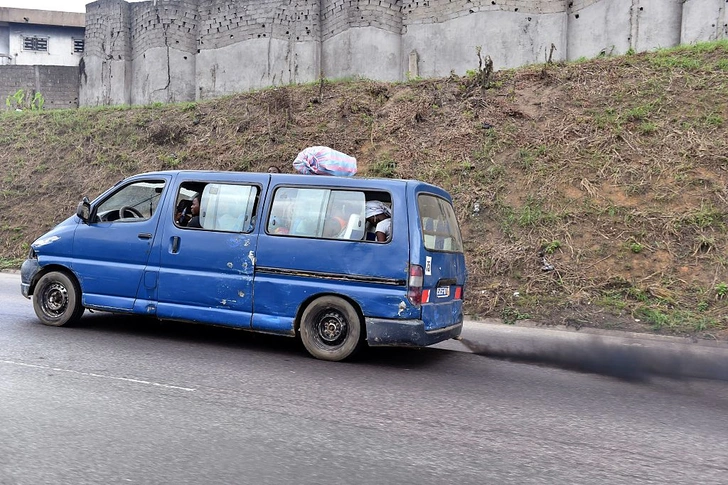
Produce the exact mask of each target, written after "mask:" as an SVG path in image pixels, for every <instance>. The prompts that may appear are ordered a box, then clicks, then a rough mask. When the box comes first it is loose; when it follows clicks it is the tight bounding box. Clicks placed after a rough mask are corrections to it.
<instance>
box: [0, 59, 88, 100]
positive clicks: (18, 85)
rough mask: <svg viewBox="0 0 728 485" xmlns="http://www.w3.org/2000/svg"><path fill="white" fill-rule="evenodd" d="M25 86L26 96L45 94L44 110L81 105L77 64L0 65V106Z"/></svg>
mask: <svg viewBox="0 0 728 485" xmlns="http://www.w3.org/2000/svg"><path fill="white" fill-rule="evenodd" d="M19 89H22V90H23V91H24V92H25V94H26V97H27V98H30V99H32V97H33V96H34V95H35V93H36V92H39V93H41V94H42V95H43V99H44V101H45V104H44V105H43V109H58V108H77V107H78V67H75V66H0V96H2V99H1V100H0V103H1V104H0V106H2V109H8V108H7V106H6V104H5V100H6V99H7V98H8V96H12V95H13V94H15V93H16V92H17V91H18V90H19Z"/></svg>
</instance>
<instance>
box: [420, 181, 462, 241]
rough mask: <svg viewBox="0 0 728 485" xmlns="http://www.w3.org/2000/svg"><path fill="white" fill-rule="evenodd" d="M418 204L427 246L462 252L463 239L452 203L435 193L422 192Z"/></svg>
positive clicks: (423, 236)
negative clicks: (436, 195)
mask: <svg viewBox="0 0 728 485" xmlns="http://www.w3.org/2000/svg"><path fill="white" fill-rule="evenodd" d="M417 206H418V208H419V211H420V224H421V227H422V238H423V240H424V242H425V248H426V249H429V250H430V251H452V252H458V253H461V252H462V251H463V240H462V238H461V236H460V227H458V222H457V219H455V211H453V208H452V205H450V203H449V202H448V201H446V200H445V199H441V198H439V197H435V196H434V195H428V194H420V195H419V197H417Z"/></svg>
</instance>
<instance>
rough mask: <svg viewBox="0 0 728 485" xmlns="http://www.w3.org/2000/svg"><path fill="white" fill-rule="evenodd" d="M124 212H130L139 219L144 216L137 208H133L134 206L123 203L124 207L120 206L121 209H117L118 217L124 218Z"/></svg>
mask: <svg viewBox="0 0 728 485" xmlns="http://www.w3.org/2000/svg"><path fill="white" fill-rule="evenodd" d="M125 213H126V214H131V215H132V217H136V218H139V219H143V218H144V216H143V215H142V213H141V212H139V211H138V210H137V209H135V208H134V207H132V206H130V205H125V206H124V207H122V208H121V209H119V219H124V218H125V216H124V214H125Z"/></svg>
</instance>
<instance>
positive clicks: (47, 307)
mask: <svg viewBox="0 0 728 485" xmlns="http://www.w3.org/2000/svg"><path fill="white" fill-rule="evenodd" d="M33 310H35V314H36V315H37V316H38V319H39V320H40V321H41V322H42V323H44V324H46V325H51V326H53V327H60V326H62V325H65V324H67V323H69V322H73V321H76V320H78V319H79V318H80V317H81V314H82V313H83V307H82V306H81V292H80V291H79V289H78V285H76V282H75V281H73V280H72V279H71V278H69V277H68V276H67V275H65V274H63V273H61V272H58V271H52V272H50V273H48V274H46V275H44V276H43V277H41V279H40V280H39V281H38V284H37V285H36V286H35V291H34V292H33Z"/></svg>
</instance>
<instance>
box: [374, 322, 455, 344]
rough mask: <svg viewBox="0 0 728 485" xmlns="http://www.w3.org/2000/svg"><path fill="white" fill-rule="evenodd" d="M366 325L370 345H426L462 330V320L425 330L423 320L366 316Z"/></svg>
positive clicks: (453, 336) (448, 337)
mask: <svg viewBox="0 0 728 485" xmlns="http://www.w3.org/2000/svg"><path fill="white" fill-rule="evenodd" d="M366 326H367V343H368V344H369V346H370V347H384V346H398V347H400V346H401V347H408V346H411V347H426V346H428V345H432V344H436V343H437V342H442V341H443V340H448V339H451V338H455V337H458V336H459V335H460V333H461V332H462V331H463V322H458V323H456V324H454V325H450V326H448V327H444V328H438V329H436V330H431V331H425V322H423V321H422V320H389V319H383V318H367V319H366Z"/></svg>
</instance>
